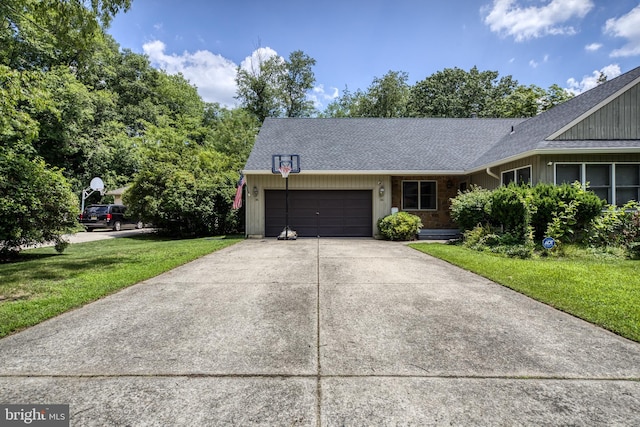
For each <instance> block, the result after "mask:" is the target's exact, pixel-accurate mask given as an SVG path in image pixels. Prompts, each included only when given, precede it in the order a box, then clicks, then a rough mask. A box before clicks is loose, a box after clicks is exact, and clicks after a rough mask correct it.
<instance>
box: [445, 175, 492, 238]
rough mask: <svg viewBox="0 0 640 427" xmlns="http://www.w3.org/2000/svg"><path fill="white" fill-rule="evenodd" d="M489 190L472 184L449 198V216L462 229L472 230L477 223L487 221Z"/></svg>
mask: <svg viewBox="0 0 640 427" xmlns="http://www.w3.org/2000/svg"><path fill="white" fill-rule="evenodd" d="M490 209H491V191H489V190H487V189H485V188H482V187H479V186H477V185H472V186H471V187H470V188H469V189H468V190H467V191H464V192H458V196H457V197H455V198H453V199H451V218H452V219H453V220H454V221H455V222H456V224H458V227H460V229H461V230H462V231H465V230H472V229H473V228H475V227H476V226H478V225H479V224H488V223H489V211H490Z"/></svg>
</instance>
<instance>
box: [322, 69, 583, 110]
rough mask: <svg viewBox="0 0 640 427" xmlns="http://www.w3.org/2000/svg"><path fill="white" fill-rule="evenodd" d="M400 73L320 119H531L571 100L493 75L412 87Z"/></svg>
mask: <svg viewBox="0 0 640 427" xmlns="http://www.w3.org/2000/svg"><path fill="white" fill-rule="evenodd" d="M407 81H408V75H407V73H405V72H402V71H389V72H388V73H387V74H385V75H384V76H383V77H382V78H378V77H374V79H373V82H372V84H371V85H370V86H369V88H368V89H367V90H366V91H362V90H360V89H358V90H357V91H356V92H355V93H352V92H350V91H349V90H348V89H345V91H344V92H343V94H342V96H340V97H339V98H337V99H336V100H334V101H333V102H332V103H330V104H329V105H328V106H327V108H326V109H325V110H324V112H323V113H322V114H321V116H323V117H532V116H535V115H536V114H539V113H541V112H542V111H545V110H548V109H549V108H551V107H553V106H554V105H557V104H559V103H560V102H564V101H566V100H567V99H569V98H571V97H572V95H571V93H570V92H568V91H566V90H564V89H562V88H561V87H560V86H558V85H552V86H551V87H550V88H549V89H548V90H544V89H542V88H540V87H538V86H535V85H530V86H523V85H520V84H518V82H517V81H516V80H514V79H513V77H512V76H504V77H500V76H499V73H498V72H497V71H480V70H478V68H477V67H473V68H471V69H470V70H469V71H465V70H462V69H460V68H457V67H455V68H445V69H444V70H442V71H438V72H436V73H434V74H432V75H431V76H428V77H426V78H425V79H423V80H420V81H418V82H416V83H415V84H414V85H413V86H411V85H409V84H408V83H407Z"/></svg>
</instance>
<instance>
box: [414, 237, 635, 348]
mask: <svg viewBox="0 0 640 427" xmlns="http://www.w3.org/2000/svg"><path fill="white" fill-rule="evenodd" d="M410 246H411V247H413V248H415V249H417V250H419V251H422V252H424V253H427V254H429V255H432V256H434V257H437V258H440V259H443V260H445V261H447V262H450V263H452V264H455V265H457V266H459V267H462V268H464V269H466V270H469V271H472V272H474V273H477V274H479V275H481V276H484V277H486V278H488V279H490V280H492V281H494V282H496V283H500V284H502V285H504V286H507V287H509V288H511V289H514V290H516V291H518V292H520V293H523V294H525V295H527V296H529V297H531V298H534V299H536V300H538V301H541V302H543V303H545V304H548V305H550V306H552V307H555V308H557V309H559V310H562V311H565V312H567V313H570V314H572V315H574V316H577V317H579V318H581V319H584V320H586V321H588V322H591V323H594V324H596V325H599V326H602V327H603V328H606V329H609V330H610V331H613V332H615V333H616V334H619V335H621V336H623V337H626V338H629V339H632V340H634V341H638V342H640V261H633V260H622V259H612V258H607V259H602V258H600V259H599V258H598V257H594V256H589V254H587V253H585V254H583V255H582V256H573V257H571V258H538V259H514V258H506V257H503V256H499V255H496V254H492V253H487V252H478V251H474V250H471V249H468V248H465V247H462V246H455V245H445V244H438V243H414V244H411V245H410Z"/></svg>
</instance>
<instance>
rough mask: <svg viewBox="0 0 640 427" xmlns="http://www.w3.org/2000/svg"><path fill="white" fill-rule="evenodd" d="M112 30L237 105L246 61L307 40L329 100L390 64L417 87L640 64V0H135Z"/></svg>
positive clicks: (530, 79) (210, 96)
mask: <svg viewBox="0 0 640 427" xmlns="http://www.w3.org/2000/svg"><path fill="white" fill-rule="evenodd" d="M108 33H109V34H111V35H112V36H113V37H114V38H115V40H116V42H118V43H119V44H120V47H121V48H122V49H130V50H131V51H133V52H136V53H144V54H146V55H148V57H149V59H150V61H151V64H152V65H153V66H154V67H156V68H159V69H163V70H165V71H166V72H167V73H169V74H174V73H182V74H183V75H184V76H185V77H186V78H187V79H188V80H189V81H190V82H191V83H192V84H193V85H195V86H196V87H197V88H198V92H199V93H200V95H201V96H202V98H203V99H204V100H205V101H207V102H217V103H220V104H221V105H223V106H226V107H234V106H236V105H237V100H236V99H235V98H234V96H235V93H236V85H235V76H236V72H237V68H238V66H241V67H250V66H251V63H252V59H253V60H254V61H255V58H257V57H258V56H262V57H267V56H270V55H279V56H281V57H284V58H288V57H289V54H290V53H291V52H293V51H296V50H302V51H303V52H304V53H305V54H306V55H308V56H310V57H312V58H314V59H315V60H316V65H315V66H314V67H313V71H314V74H315V78H316V83H315V87H314V89H313V90H312V91H310V93H309V97H310V99H312V100H313V101H314V102H315V103H316V108H318V109H319V110H323V109H324V108H325V107H326V106H327V105H328V104H329V103H330V102H331V101H332V100H333V99H335V98H336V97H338V96H340V95H341V94H342V93H343V92H344V90H345V88H348V90H349V91H351V92H354V91H355V90H357V89H362V90H363V91H364V90H366V89H367V88H368V87H369V86H370V85H371V83H372V81H373V79H374V78H375V77H383V76H384V75H385V74H386V73H387V72H389V71H404V72H406V73H408V75H409V80H408V83H409V84H411V85H413V84H415V83H416V82H418V81H421V80H424V79H425V78H427V77H429V76H431V75H432V74H434V73H436V72H438V71H442V70H444V69H445V68H454V67H457V68H461V69H464V70H467V71H468V70H470V69H471V68H472V67H474V66H476V67H478V69H479V70H480V71H488V70H490V71H497V72H498V73H499V77H504V76H508V75H510V76H512V77H513V78H514V79H515V80H517V81H518V83H519V84H521V85H525V86H529V85H537V86H539V87H542V88H544V89H547V88H548V87H549V86H551V85H552V84H558V85H560V86H561V87H563V88H566V89H569V90H571V91H573V92H574V93H576V94H577V93H580V92H583V91H585V90H588V89H590V88H592V87H593V86H595V84H596V81H597V78H598V76H599V75H600V72H604V73H605V74H606V75H607V77H608V78H609V79H611V78H614V77H616V76H618V75H620V74H621V73H624V72H627V71H630V70H632V69H633V68H635V67H637V66H640V0H367V1H362V0H315V1H310V0H295V1H291V0H274V1H267V0H224V1H223V0H181V1H178V0H133V1H132V6H131V8H130V9H129V11H128V12H126V13H120V14H119V15H117V16H116V18H115V19H114V20H113V22H112V24H111V27H110V28H109V30H108Z"/></svg>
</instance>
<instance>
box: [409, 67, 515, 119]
mask: <svg viewBox="0 0 640 427" xmlns="http://www.w3.org/2000/svg"><path fill="white" fill-rule="evenodd" d="M516 86H517V82H516V81H515V80H513V78H512V77H511V76H506V77H501V78H498V72H497V71H479V70H478V68H477V67H473V68H471V70H469V71H468V72H467V71H465V70H462V69H460V68H457V67H455V68H446V69H444V70H443V71H438V72H436V73H434V74H433V75H431V76H429V77H427V78H426V79H424V80H422V81H419V82H417V83H416V84H415V85H414V86H413V87H412V88H411V94H410V97H409V106H408V109H409V115H410V116H412V117H472V116H477V117H498V116H499V111H497V106H498V105H499V104H500V101H501V100H502V99H504V98H505V97H506V96H508V95H509V94H510V93H511V92H513V90H514V89H515V88H516Z"/></svg>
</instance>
